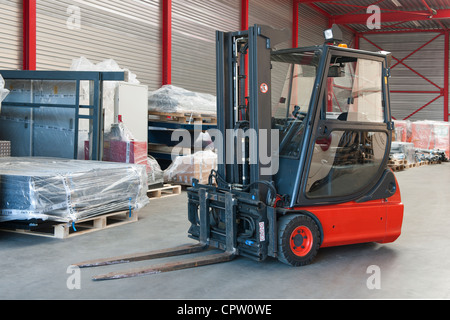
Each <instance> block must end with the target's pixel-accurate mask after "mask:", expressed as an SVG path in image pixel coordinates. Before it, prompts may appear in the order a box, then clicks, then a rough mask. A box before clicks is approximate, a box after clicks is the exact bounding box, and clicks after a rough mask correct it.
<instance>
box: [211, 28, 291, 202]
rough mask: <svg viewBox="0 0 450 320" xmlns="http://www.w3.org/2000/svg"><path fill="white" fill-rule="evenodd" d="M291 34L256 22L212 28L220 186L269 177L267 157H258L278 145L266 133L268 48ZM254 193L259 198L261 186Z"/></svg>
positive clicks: (268, 115)
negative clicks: (223, 29) (233, 28)
mask: <svg viewBox="0 0 450 320" xmlns="http://www.w3.org/2000/svg"><path fill="white" fill-rule="evenodd" d="M289 36H290V35H289V32H288V31H284V30H276V29H273V28H271V27H268V26H258V25H255V26H254V27H250V28H249V29H248V31H238V32H220V31H217V32H216V41H217V44H216V57H217V69H216V70H217V74H216V77H217V126H218V130H219V132H220V134H221V135H222V137H224V140H225V141H224V143H223V146H222V145H220V146H218V157H219V161H218V163H219V165H218V175H219V176H220V177H223V180H224V181H219V186H220V187H225V185H224V184H223V183H224V182H225V183H226V184H233V185H239V184H241V185H243V186H248V185H251V186H252V187H251V190H252V191H255V190H259V189H261V188H260V187H261V184H260V185H258V181H267V182H271V181H272V178H273V175H272V173H271V171H270V170H264V168H270V163H262V162H261V161H260V157H259V155H260V154H261V152H262V151H263V150H264V151H267V153H268V154H267V156H268V157H271V156H272V154H271V152H270V151H271V150H276V148H277V147H278V146H277V144H278V141H276V144H275V145H271V139H270V137H272V132H271V131H272V122H271V114H272V92H271V87H272V84H271V81H272V79H271V52H272V50H273V47H274V46H275V45H277V44H278V43H281V42H284V41H286V40H288V39H289ZM247 70H248V73H247ZM247 85H248V88H247ZM247 90H248V92H247ZM246 132H250V134H248V133H247V134H246ZM259 133H264V137H263V138H264V139H259V138H260V137H259V135H258V134H259ZM252 139H253V140H252ZM243 140H245V141H244V145H243V146H242V145H241V143H242V142H243ZM250 140H252V141H250ZM255 140H256V141H255ZM254 195H255V197H256V198H258V199H259V198H263V191H262V190H261V191H258V192H256V193H254Z"/></svg>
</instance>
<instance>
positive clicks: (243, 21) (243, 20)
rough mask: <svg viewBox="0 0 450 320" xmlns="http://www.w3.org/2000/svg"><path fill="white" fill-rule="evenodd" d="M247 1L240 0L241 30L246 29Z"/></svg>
mask: <svg viewBox="0 0 450 320" xmlns="http://www.w3.org/2000/svg"><path fill="white" fill-rule="evenodd" d="M248 1H249V0H241V30H247V29H248V12H249V11H248Z"/></svg>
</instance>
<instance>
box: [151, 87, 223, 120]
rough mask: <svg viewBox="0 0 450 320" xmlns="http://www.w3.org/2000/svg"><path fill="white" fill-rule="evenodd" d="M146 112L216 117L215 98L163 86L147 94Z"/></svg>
mask: <svg viewBox="0 0 450 320" xmlns="http://www.w3.org/2000/svg"><path fill="white" fill-rule="evenodd" d="M148 111H150V112H162V113H181V114H184V113H194V114H205V115H210V116H215V115H216V97H215V96H213V95H210V94H206V93H198V92H193V91H189V90H186V89H183V88H179V87H176V86H173V85H164V86H162V87H161V88H159V89H158V90H156V91H153V92H149V95H148Z"/></svg>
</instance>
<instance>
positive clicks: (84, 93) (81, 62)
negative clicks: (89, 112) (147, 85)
mask: <svg viewBox="0 0 450 320" xmlns="http://www.w3.org/2000/svg"><path fill="white" fill-rule="evenodd" d="M70 70H71V71H99V72H101V71H124V72H125V74H126V79H125V81H126V82H129V83H133V84H140V82H139V80H137V77H136V74H134V73H132V72H131V71H130V70H129V69H126V68H125V69H123V68H121V67H120V66H119V65H118V64H117V62H116V61H114V60H113V59H107V60H104V61H102V62H99V63H97V64H95V63H93V62H91V61H90V60H89V59H87V58H85V57H80V58H78V59H73V60H72V65H71V67H70ZM118 83H119V82H117V81H105V82H104V83H103V109H104V110H105V116H104V128H105V132H109V131H110V130H111V126H112V125H113V124H114V99H115V94H116V88H117V86H118ZM88 97H89V82H86V81H83V82H82V83H81V86H80V101H81V102H83V101H86V100H87V99H88ZM81 129H84V128H81Z"/></svg>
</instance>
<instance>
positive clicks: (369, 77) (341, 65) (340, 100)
mask: <svg viewBox="0 0 450 320" xmlns="http://www.w3.org/2000/svg"><path fill="white" fill-rule="evenodd" d="M382 79H383V76H382V63H381V62H380V61H375V60H367V59H357V58H351V57H340V56H333V58H332V59H331V66H330V72H329V77H328V81H327V88H328V89H327V96H326V110H327V112H326V118H327V119H338V120H342V121H359V122H384V113H383V94H382Z"/></svg>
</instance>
